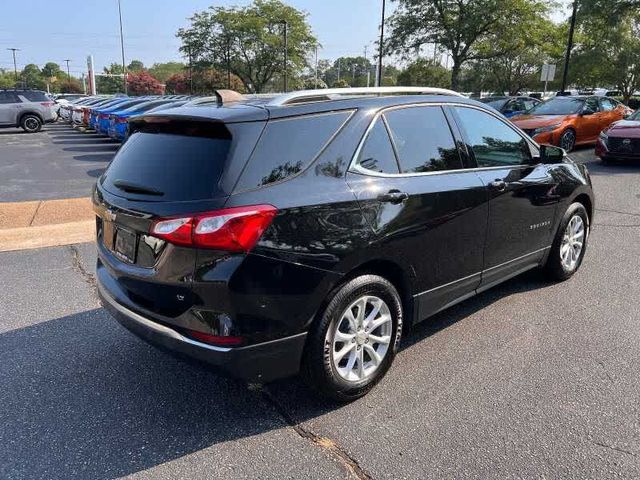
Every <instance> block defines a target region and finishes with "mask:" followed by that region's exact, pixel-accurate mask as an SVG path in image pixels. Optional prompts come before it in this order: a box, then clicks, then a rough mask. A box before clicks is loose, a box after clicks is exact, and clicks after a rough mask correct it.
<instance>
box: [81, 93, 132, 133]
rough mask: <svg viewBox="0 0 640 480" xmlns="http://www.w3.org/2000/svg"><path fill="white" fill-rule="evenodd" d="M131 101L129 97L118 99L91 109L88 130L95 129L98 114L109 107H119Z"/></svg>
mask: <svg viewBox="0 0 640 480" xmlns="http://www.w3.org/2000/svg"><path fill="white" fill-rule="evenodd" d="M129 100H131V99H130V98H129V97H118V98H113V99H111V100H109V101H108V102H106V103H103V104H101V105H99V106H96V107H94V108H92V109H91V110H90V111H89V124H88V125H87V126H88V127H89V128H96V124H97V123H98V113H99V112H100V111H102V110H104V109H109V108H111V107H114V106H117V105H121V104H123V103H125V102H128V101H129Z"/></svg>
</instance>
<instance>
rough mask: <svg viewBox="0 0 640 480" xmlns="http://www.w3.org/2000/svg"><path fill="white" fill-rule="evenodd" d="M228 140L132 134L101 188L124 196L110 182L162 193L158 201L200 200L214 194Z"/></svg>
mask: <svg viewBox="0 0 640 480" xmlns="http://www.w3.org/2000/svg"><path fill="white" fill-rule="evenodd" d="M230 143H231V140H230V139H229V138H208V137H200V136H185V135H174V134H168V133H140V132H138V133H134V134H133V135H132V136H131V137H129V139H128V140H127V141H126V142H125V143H124V145H123V146H122V148H121V149H120V150H119V151H118V153H117V154H116V156H115V158H114V159H113V161H112V162H111V164H110V165H109V168H108V169H107V171H106V172H105V174H104V176H103V177H102V179H101V183H102V185H103V186H104V188H105V189H106V190H108V191H110V192H111V193H114V194H116V195H127V193H126V192H124V191H122V190H121V189H119V188H118V187H116V186H115V185H114V184H113V182H114V181H117V180H121V181H124V182H127V183H131V184H136V185H140V186H144V187H146V188H149V189H152V190H156V191H158V192H162V193H163V195H154V196H152V198H153V199H155V200H158V201H181V200H203V199H208V198H212V197H213V196H215V194H216V191H217V185H218V180H219V179H220V175H221V174H222V170H223V168H224V164H225V160H226V157H227V154H228V151H229V145H230Z"/></svg>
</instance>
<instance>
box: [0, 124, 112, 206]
mask: <svg viewBox="0 0 640 480" xmlns="http://www.w3.org/2000/svg"><path fill="white" fill-rule="evenodd" d="M119 145H120V144H119V143H117V142H114V141H113V140H111V139H110V138H106V137H102V136H98V135H96V134H93V133H82V132H80V131H78V130H74V129H73V128H71V127H70V126H69V125H68V124H64V123H54V124H48V125H45V126H44V127H43V129H42V131H41V132H39V133H33V134H28V133H24V132H23V131H22V130H18V129H14V128H7V129H1V130H0V152H2V154H1V155H0V202H17V201H23V200H47V199H52V198H70V197H87V196H89V194H90V191H91V186H92V185H93V184H94V182H95V181H96V178H97V177H99V176H100V175H101V174H102V172H103V171H104V169H105V168H106V166H107V164H108V163H109V161H110V160H111V158H113V155H114V154H115V152H116V150H117V149H118V147H119Z"/></svg>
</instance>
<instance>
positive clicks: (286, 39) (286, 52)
mask: <svg viewBox="0 0 640 480" xmlns="http://www.w3.org/2000/svg"><path fill="white" fill-rule="evenodd" d="M282 25H283V26H284V93H287V91H288V90H289V84H288V79H287V67H288V66H289V37H288V32H287V30H288V27H289V24H288V23H287V21H286V20H283V21H282Z"/></svg>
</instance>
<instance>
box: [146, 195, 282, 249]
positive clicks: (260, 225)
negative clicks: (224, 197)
mask: <svg viewBox="0 0 640 480" xmlns="http://www.w3.org/2000/svg"><path fill="white" fill-rule="evenodd" d="M277 212H278V210H277V209H276V208H275V207H273V206H271V205H253V206H250V207H233V208H224V209H222V210H216V211H215V212H207V213H199V214H196V215H191V216H184V217H180V218H167V219H159V220H156V221H155V222H154V223H153V225H152V226H151V230H150V232H151V234H152V235H154V236H156V237H158V238H162V239H164V240H166V241H168V242H170V243H174V244H177V245H186V246H194V247H202V248H212V249H217V250H225V251H230V252H248V251H249V250H251V249H252V248H253V247H254V246H255V244H256V243H257V241H258V239H260V237H261V236H262V233H263V232H264V231H265V230H266V229H267V227H268V226H269V225H270V224H271V221H272V220H273V217H275V215H276V213H277Z"/></svg>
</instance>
